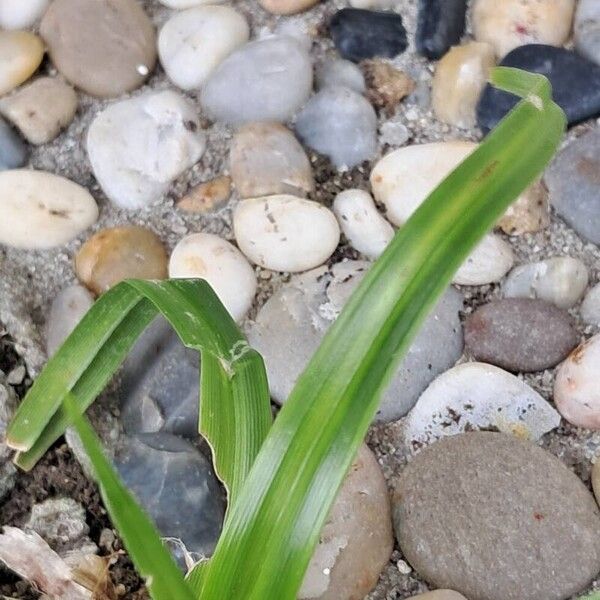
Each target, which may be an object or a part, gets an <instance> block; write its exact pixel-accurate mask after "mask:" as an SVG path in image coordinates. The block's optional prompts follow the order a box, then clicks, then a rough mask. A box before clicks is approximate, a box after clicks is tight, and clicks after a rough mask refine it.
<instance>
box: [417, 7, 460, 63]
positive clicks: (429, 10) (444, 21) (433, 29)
mask: <svg viewBox="0 0 600 600" xmlns="http://www.w3.org/2000/svg"><path fill="white" fill-rule="evenodd" d="M466 13H467V2H466V0H419V13H418V17H417V36H416V44H417V51H418V52H419V54H422V55H423V56H426V57H427V58H432V59H437V58H440V57H441V56H443V55H444V54H445V53H446V52H447V51H448V50H449V49H450V47H451V46H455V45H457V44H458V43H459V42H460V38H461V37H462V35H463V33H464V31H465V20H466Z"/></svg>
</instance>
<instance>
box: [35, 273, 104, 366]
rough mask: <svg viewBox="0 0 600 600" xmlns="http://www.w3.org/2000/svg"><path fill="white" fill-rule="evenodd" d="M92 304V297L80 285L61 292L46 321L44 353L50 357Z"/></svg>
mask: <svg viewBox="0 0 600 600" xmlns="http://www.w3.org/2000/svg"><path fill="white" fill-rule="evenodd" d="M92 304H94V297H93V296H92V294H90V292H89V291H88V290H87V289H86V288H85V287H83V286H82V285H77V284H76V285H71V286H69V287H66V288H64V289H63V290H61V291H60V292H59V293H58V294H57V295H56V297H55V298H54V300H52V305H51V307H50V313H49V315H48V319H47V321H46V353H47V354H48V356H49V357H50V356H52V355H53V354H54V353H55V352H56V351H57V350H58V348H59V347H60V345H61V344H62V343H63V342H64V341H65V340H66V339H67V337H68V336H69V334H70V333H71V332H72V331H73V329H75V327H76V325H77V324H78V323H79V321H81V319H82V318H83V316H84V315H85V313H87V311H88V310H89V309H90V308H91V307H92Z"/></svg>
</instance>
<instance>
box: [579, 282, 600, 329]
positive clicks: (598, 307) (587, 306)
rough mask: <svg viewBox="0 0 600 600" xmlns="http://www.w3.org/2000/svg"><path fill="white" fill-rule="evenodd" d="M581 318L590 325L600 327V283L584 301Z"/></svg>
mask: <svg viewBox="0 0 600 600" xmlns="http://www.w3.org/2000/svg"><path fill="white" fill-rule="evenodd" d="M581 318H582V319H583V320H584V321H585V322H586V323H589V324H590V325H597V326H600V283H599V284H598V285H596V286H594V287H593V288H592V289H591V290H590V291H589V292H588V293H587V294H586V296H585V298H584V299H583V302H582V304H581Z"/></svg>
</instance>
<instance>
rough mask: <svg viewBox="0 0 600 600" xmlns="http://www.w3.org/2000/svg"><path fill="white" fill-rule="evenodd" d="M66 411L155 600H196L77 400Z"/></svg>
mask: <svg viewBox="0 0 600 600" xmlns="http://www.w3.org/2000/svg"><path fill="white" fill-rule="evenodd" d="M64 408H65V409H66V413H67V415H68V416H69V419H70V421H71V422H72V423H73V426H74V428H75V430H76V431H77V434H78V435H79V438H80V439H81V442H82V444H83V447H84V448H85V451H86V454H87V455H88V458H89V459H90V463H91V465H92V467H93V469H94V474H95V476H96V480H97V481H98V483H99V486H100V493H101V495H102V500H103V501H104V505H105V506H106V508H107V510H108V512H109V514H110V516H111V519H112V521H113V523H114V524H115V526H116V527H117V529H118V530H119V535H120V536H121V538H122V539H123V542H124V543H125V548H126V549H127V551H128V552H129V556H130V557H131V559H132V560H133V563H134V564H135V566H136V568H137V570H138V572H139V574H140V575H141V576H142V577H143V578H144V580H145V582H146V587H147V588H148V591H149V592H150V595H151V596H152V598H154V600H194V598H195V596H194V594H193V593H192V591H191V589H190V588H189V587H188V585H187V583H186V582H185V581H184V579H183V574H182V573H181V571H180V570H179V568H178V567H177V565H176V564H175V561H174V560H173V558H172V557H171V554H170V553H169V551H168V550H167V548H165V546H164V545H163V543H162V542H161V539H160V535H159V533H158V531H157V529H156V527H155V526H154V523H153V522H152V520H151V519H150V517H149V516H148V515H147V514H146V513H145V512H144V511H143V510H142V509H141V508H140V507H139V505H138V503H137V501H136V500H135V498H134V497H133V495H132V494H131V493H130V492H129V490H128V489H127V488H126V487H125V486H124V485H123V483H122V481H121V480H120V479H119V477H118V476H117V474H116V472H115V470H114V468H113V466H112V465H111V464H110V462H109V461H108V459H107V458H106V457H105V456H104V453H103V452H102V448H101V444H100V441H99V440H98V438H97V437H96V434H95V433H94V431H93V429H92V428H91V426H90V425H89V423H88V422H87V420H86V419H85V418H84V417H83V416H82V415H81V414H80V411H79V407H78V406H77V404H76V403H75V402H74V397H73V396H72V395H71V394H69V395H68V396H67V397H66V398H65V402H64Z"/></svg>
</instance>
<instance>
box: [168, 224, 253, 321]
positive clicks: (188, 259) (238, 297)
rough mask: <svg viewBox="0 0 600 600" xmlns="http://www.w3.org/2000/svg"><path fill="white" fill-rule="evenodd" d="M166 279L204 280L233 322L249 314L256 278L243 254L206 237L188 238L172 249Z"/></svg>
mask: <svg viewBox="0 0 600 600" xmlns="http://www.w3.org/2000/svg"><path fill="white" fill-rule="evenodd" d="M169 277H175V278H189V277H196V278H199V279H205V280H206V281H207V282H208V283H209V284H210V285H211V287H212V288H213V290H214V291H215V293H216V294H217V296H218V297H219V299H220V300H221V302H222V303H223V304H224V305H225V308H226V309H227V310H228V311H229V313H230V314H231V316H232V317H233V318H234V319H235V320H236V321H241V320H242V319H243V318H244V316H245V315H246V313H247V312H248V310H250V307H251V306H252V301H253V300H254V294H255V293H256V275H255V274H254V270H253V269H252V267H251V266H250V265H249V264H248V261H247V260H246V259H245V258H244V256H243V255H242V253H241V252H240V251H239V250H238V249H237V248H236V247H235V246H233V245H232V244H230V243H229V242H228V241H226V240H224V239H223V238H220V237H219V236H217V235H213V234H209V233H195V234H192V235H188V236H186V237H184V238H183V239H182V240H181V241H180V242H179V243H178V244H177V245H176V246H175V248H174V249H173V253H172V254H171V259H170V261H169Z"/></svg>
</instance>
